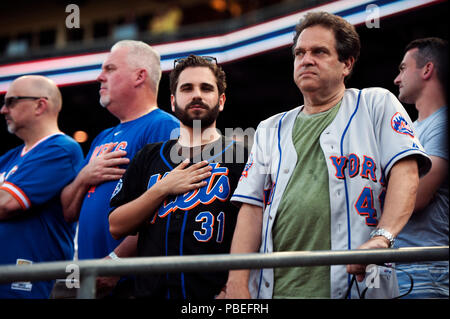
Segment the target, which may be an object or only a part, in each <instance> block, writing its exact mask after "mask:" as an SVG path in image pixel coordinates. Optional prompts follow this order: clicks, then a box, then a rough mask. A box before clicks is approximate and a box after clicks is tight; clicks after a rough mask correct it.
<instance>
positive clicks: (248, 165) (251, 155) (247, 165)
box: [239, 153, 253, 181]
mask: <svg viewBox="0 0 450 319" xmlns="http://www.w3.org/2000/svg"><path fill="white" fill-rule="evenodd" d="M252 166H253V153H250V156H249V158H248V161H247V164H245V167H244V170H243V171H242V174H241V177H240V178H239V181H241V180H242V179H243V178H246V177H248V171H249V169H250V167H252Z"/></svg>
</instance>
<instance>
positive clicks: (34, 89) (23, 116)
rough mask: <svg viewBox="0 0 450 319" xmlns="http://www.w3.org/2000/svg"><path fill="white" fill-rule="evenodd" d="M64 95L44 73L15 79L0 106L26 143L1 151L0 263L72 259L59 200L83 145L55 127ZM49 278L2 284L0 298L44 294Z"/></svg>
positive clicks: (71, 230)
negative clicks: (39, 280)
mask: <svg viewBox="0 0 450 319" xmlns="http://www.w3.org/2000/svg"><path fill="white" fill-rule="evenodd" d="M61 106H62V97H61V93H60V91H59V89H58V87H57V86H56V84H55V83H54V82H53V81H51V80H50V79H48V78H46V77H43V76H37V75H33V76H23V77H20V78H17V79H16V80H14V81H13V82H12V83H11V85H10V87H9V90H8V92H7V93H6V95H5V100H4V103H3V105H2V108H1V109H0V113H1V114H2V115H3V116H4V117H5V120H6V124H7V127H8V132H10V133H11V134H14V135H16V136H17V137H19V138H20V139H21V140H22V141H23V142H24V143H23V144H22V145H20V146H18V147H16V148H14V149H12V150H10V151H8V152H6V153H5V154H4V155H2V156H0V264H16V265H24V264H32V263H37V262H46V261H56V260H70V259H72V258H73V251H74V250H73V249H74V247H73V237H74V235H75V225H74V223H68V222H66V221H65V220H64V216H63V212H62V207H61V203H60V199H59V195H60V193H61V190H62V188H63V187H64V186H65V185H66V184H68V183H69V182H70V181H71V180H72V179H73V178H74V177H75V176H76V172H77V169H78V166H79V165H80V164H81V162H82V160H83V152H82V150H81V147H80V146H79V145H78V143H77V142H75V141H74V140H73V139H72V138H70V137H69V136H67V135H65V134H64V133H62V132H61V131H60V130H59V128H58V115H59V112H60V111H61ZM52 287H53V282H52V281H46V282H14V283H10V284H4V285H0V298H1V299H4V298H40V299H42V298H48V297H49V296H50V292H51V289H52Z"/></svg>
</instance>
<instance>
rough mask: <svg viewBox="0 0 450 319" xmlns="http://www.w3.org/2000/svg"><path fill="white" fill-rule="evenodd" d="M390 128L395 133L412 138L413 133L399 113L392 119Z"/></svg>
mask: <svg viewBox="0 0 450 319" xmlns="http://www.w3.org/2000/svg"><path fill="white" fill-rule="evenodd" d="M391 127H392V129H393V130H394V131H396V132H397V133H400V134H405V135H409V136H411V137H414V132H413V130H412V128H411V126H410V125H409V124H408V122H407V121H406V120H405V118H404V117H403V116H402V115H401V114H400V113H399V112H397V113H395V114H394V116H393V117H392V119H391Z"/></svg>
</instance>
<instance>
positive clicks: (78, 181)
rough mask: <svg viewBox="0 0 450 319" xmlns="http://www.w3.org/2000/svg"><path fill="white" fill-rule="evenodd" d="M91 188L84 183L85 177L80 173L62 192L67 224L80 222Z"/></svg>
mask: <svg viewBox="0 0 450 319" xmlns="http://www.w3.org/2000/svg"><path fill="white" fill-rule="evenodd" d="M90 187H91V185H89V184H88V183H86V182H85V181H84V179H83V175H82V174H81V172H80V174H78V176H77V177H76V178H75V179H74V180H73V181H72V183H70V184H68V185H67V186H66V187H65V188H64V189H63V191H62V192H61V205H62V208H63V213H64V219H65V220H66V221H67V222H75V221H77V220H78V218H79V216H80V210H81V205H82V204H83V200H84V196H85V195H86V193H87V192H88V190H89V188H90Z"/></svg>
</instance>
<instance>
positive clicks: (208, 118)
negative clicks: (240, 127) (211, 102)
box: [174, 101, 219, 128]
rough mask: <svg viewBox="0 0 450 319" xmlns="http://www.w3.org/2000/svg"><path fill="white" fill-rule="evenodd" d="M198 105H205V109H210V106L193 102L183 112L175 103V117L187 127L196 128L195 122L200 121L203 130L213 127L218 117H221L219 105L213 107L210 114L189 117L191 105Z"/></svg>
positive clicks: (209, 111)
mask: <svg viewBox="0 0 450 319" xmlns="http://www.w3.org/2000/svg"><path fill="white" fill-rule="evenodd" d="M196 104H200V105H203V106H204V107H205V108H208V105H206V104H204V103H202V102H198V101H195V102H191V103H189V104H188V105H186V108H185V110H182V109H181V108H180V107H179V106H178V104H177V102H176V101H175V102H174V106H175V116H176V117H177V118H178V119H179V120H180V122H181V123H183V124H184V125H185V126H187V127H192V128H193V127H194V121H200V124H201V128H207V127H209V126H211V124H213V123H214V121H215V120H216V119H217V117H218V116H219V103H217V104H216V105H215V106H214V107H212V108H211V109H209V108H208V112H207V113H206V114H205V115H203V116H200V115H194V116H191V115H189V113H188V112H187V111H188V110H189V107H190V106H191V105H196Z"/></svg>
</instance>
